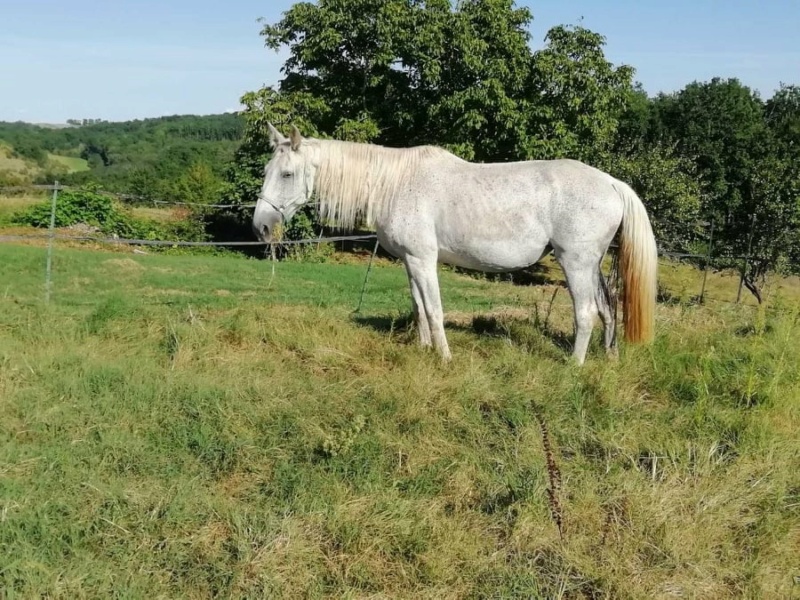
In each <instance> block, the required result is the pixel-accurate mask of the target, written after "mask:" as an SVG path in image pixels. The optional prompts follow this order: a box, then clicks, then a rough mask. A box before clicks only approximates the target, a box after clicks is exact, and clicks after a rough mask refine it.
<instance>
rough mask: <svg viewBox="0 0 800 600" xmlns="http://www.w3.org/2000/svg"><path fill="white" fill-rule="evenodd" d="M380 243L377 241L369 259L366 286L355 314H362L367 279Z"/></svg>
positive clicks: (362, 290) (365, 277)
mask: <svg viewBox="0 0 800 600" xmlns="http://www.w3.org/2000/svg"><path fill="white" fill-rule="evenodd" d="M379 243H380V242H379V241H378V240H375V248H374V249H373V250H372V256H370V257H369V264H368V265H367V272H366V274H365V275H364V285H362V286H361V297H360V298H359V299H358V306H357V307H356V309H355V310H354V311H353V314H358V313H359V312H361V304H362V303H363V302H364V290H366V289H367V279H368V278H369V272H370V270H371V269H372V261H373V260H375V255H376V254H377V253H378V244H379Z"/></svg>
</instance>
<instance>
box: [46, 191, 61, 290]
mask: <svg viewBox="0 0 800 600" xmlns="http://www.w3.org/2000/svg"><path fill="white" fill-rule="evenodd" d="M57 201H58V181H56V182H55V185H54V186H53V202H52V204H51V205H50V238H49V240H48V242H47V268H46V269H45V276H44V277H45V279H44V289H45V292H44V300H45V302H46V303H49V302H50V286H51V283H52V281H51V278H50V274H51V272H52V265H53V241H54V239H55V235H56V202H57Z"/></svg>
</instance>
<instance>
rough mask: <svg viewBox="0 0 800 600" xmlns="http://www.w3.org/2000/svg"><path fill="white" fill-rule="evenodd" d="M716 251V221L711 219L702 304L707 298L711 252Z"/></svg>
mask: <svg viewBox="0 0 800 600" xmlns="http://www.w3.org/2000/svg"><path fill="white" fill-rule="evenodd" d="M713 250H714V219H711V233H710V234H709V236H708V252H707V253H706V260H705V262H704V263H703V287H702V288H701V289H700V304H703V302H705V297H706V279H707V278H708V263H710V262H711V252H713Z"/></svg>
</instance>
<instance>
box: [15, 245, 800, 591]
mask: <svg viewBox="0 0 800 600" xmlns="http://www.w3.org/2000/svg"><path fill="white" fill-rule="evenodd" d="M43 267H44V252H43V249H42V248H37V247H21V246H12V245H0V423H2V427H0V440H1V441H0V589H2V590H3V594H4V597H8V598H16V597H20V598H29V597H44V596H47V597H64V598H79V597H92V598H95V597H131V598H140V597H141V598H154V597H170V598H176V597H182V598H189V597H192V598H194V597H212V596H213V597H223V598H256V597H257V598H263V597H268V598H303V597H309V598H320V597H331V598H366V597H383V598H390V597H391V598H523V597H524V598H559V597H560V598H667V597H690V598H741V597H747V598H777V597H781V598H789V597H792V594H794V595H795V596H796V595H797V586H793V577H796V576H798V575H800V564H799V563H798V561H797V556H798V550H800V472H799V471H798V468H797V465H798V460H800V437H798V435H797V432H798V430H800V408H798V407H800V393H798V370H797V364H798V361H799V360H800V344H797V343H796V337H797V334H798V331H799V328H798V321H797V310H796V307H795V305H794V304H793V303H792V302H791V301H789V300H787V299H786V298H787V297H788V295H786V294H784V295H782V296H780V297H778V298H775V299H773V301H772V302H773V303H772V304H771V305H770V306H769V307H765V308H762V309H755V308H754V307H752V306H736V305H733V304H729V303H724V302H716V303H709V304H706V305H703V306H697V305H692V304H689V303H686V302H680V301H675V302H671V303H666V304H661V305H659V311H658V337H657V340H656V341H655V343H654V344H653V345H652V346H650V347H631V346H625V345H623V346H622V348H621V354H620V358H619V360H618V361H615V362H608V361H606V360H605V358H604V355H603V352H602V351H601V350H600V347H599V337H600V336H599V333H600V331H599V329H598V330H597V332H596V336H595V339H594V341H593V344H592V347H591V350H590V354H589V357H588V361H587V364H586V365H585V366H584V367H583V368H578V367H576V366H574V365H573V364H571V362H570V361H569V360H567V359H566V354H567V351H565V350H563V349H562V348H560V347H559V345H558V341H559V340H560V339H561V338H562V337H563V336H566V335H569V334H571V305H570V303H569V301H568V298H567V295H566V291H565V290H562V291H561V292H559V293H558V294H557V295H556V299H555V302H554V303H553V307H552V312H551V315H550V317H549V319H548V320H547V325H544V323H543V321H544V320H545V317H544V315H545V314H546V312H547V305H548V303H549V300H550V298H551V297H552V294H553V290H554V289H556V286H555V285H554V284H553V283H547V284H546V285H544V286H540V287H532V286H518V285H512V284H510V283H490V282H487V281H484V280H478V279H473V278H469V277H465V276H461V275H457V274H455V273H453V272H451V271H449V270H442V287H443V296H444V302H445V308H446V311H447V312H448V322H449V324H448V337H449V339H450V342H451V348H452V350H453V354H454V360H453V362H452V363H451V364H449V365H443V364H441V363H440V362H439V361H438V360H437V359H436V358H435V355H433V354H432V353H430V352H426V351H423V350H421V349H419V348H418V347H417V346H416V343H415V339H416V338H415V334H414V332H413V331H409V330H407V329H406V328H405V326H404V325H405V318H406V316H407V312H408V309H409V306H410V304H409V297H408V288H407V282H406V279H405V274H404V273H403V271H402V270H401V269H400V268H398V267H397V266H394V265H391V264H389V263H388V262H387V261H382V262H381V263H380V264H379V265H378V266H376V267H375V268H374V269H373V272H372V274H371V276H370V281H369V287H368V289H367V295H366V299H365V303H364V306H363V308H362V312H361V314H360V315H352V314H351V312H352V310H353V309H354V308H355V306H356V305H357V302H358V297H359V293H360V289H361V283H362V281H363V277H364V267H365V265H364V264H327V265H326V264H323V265H313V264H300V263H280V264H278V265H277V266H276V267H275V273H274V276H273V275H272V274H271V270H270V263H266V262H261V261H254V260H245V259H241V258H228V257H213V258H209V257H199V256H138V255H130V254H119V253H117V254H114V253H110V252H96V251H89V250H78V249H65V248H62V247H58V248H57V249H56V253H55V257H54V262H53V268H54V280H53V299H52V302H51V304H50V305H45V304H43V302H42V300H41V298H42V294H43ZM663 273H664V278H665V283H666V285H668V289H672V290H675V293H676V295H680V290H681V288H682V287H684V288H686V289H693V286H694V285H695V282H697V281H699V278H698V274H697V273H696V272H693V271H691V270H689V269H687V268H685V267H675V266H667V267H664V269H663ZM710 284H711V285H710V287H711V289H712V290H714V291H715V292H716V291H718V290H719V289H725V290H727V289H728V288H727V287H725V286H728V282H727V280H723V279H721V278H719V277H717V276H711V282H710ZM734 289H735V287H734ZM535 306H538V311H539V314H540V319H539V320H538V321H536V320H535V319H533V318H525V317H524V314H525V312H524V311H526V312H527V313H528V314H535V312H536V310H537V309H536V308H534V307H535ZM523 309H524V311H523ZM536 414H539V415H541V418H542V421H543V422H544V424H545V425H546V427H547V429H548V430H549V441H550V443H551V444H552V450H553V455H554V461H555V464H556V466H557V468H558V469H559V471H560V474H561V487H560V490H559V491H558V492H557V494H556V497H557V498H558V500H559V503H560V504H559V506H560V510H561V514H562V517H563V536H562V535H560V534H559V531H558V528H557V527H556V524H555V523H554V520H553V518H552V516H551V510H552V504H551V503H550V502H549V501H548V493H547V489H548V487H549V486H550V479H549V476H548V469H547V467H546V458H545V452H544V449H543V440H542V434H541V430H540V425H539V422H538V421H537V418H536Z"/></svg>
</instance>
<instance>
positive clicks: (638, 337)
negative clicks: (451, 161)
mask: <svg viewBox="0 0 800 600" xmlns="http://www.w3.org/2000/svg"><path fill="white" fill-rule="evenodd" d="M614 188H615V189H616V190H617V193H619V195H620V197H621V198H622V200H623V203H624V207H625V208H624V213H623V217H622V233H621V235H620V244H619V259H620V260H619V264H620V271H621V275H622V281H623V298H622V310H623V325H624V329H625V340H626V341H628V342H649V341H651V340H652V339H653V337H654V335H655V309H656V294H657V291H658V290H657V281H656V279H657V275H658V248H657V247H656V240H655V236H654V235H653V229H652V227H651V225H650V219H649V217H648V216H647V211H646V210H645V208H644V205H643V204H642V201H641V200H640V199H639V197H638V196H637V195H636V192H634V191H633V190H632V189H631V187H630V186H628V185H627V184H625V183H623V182H621V181H615V182H614Z"/></svg>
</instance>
